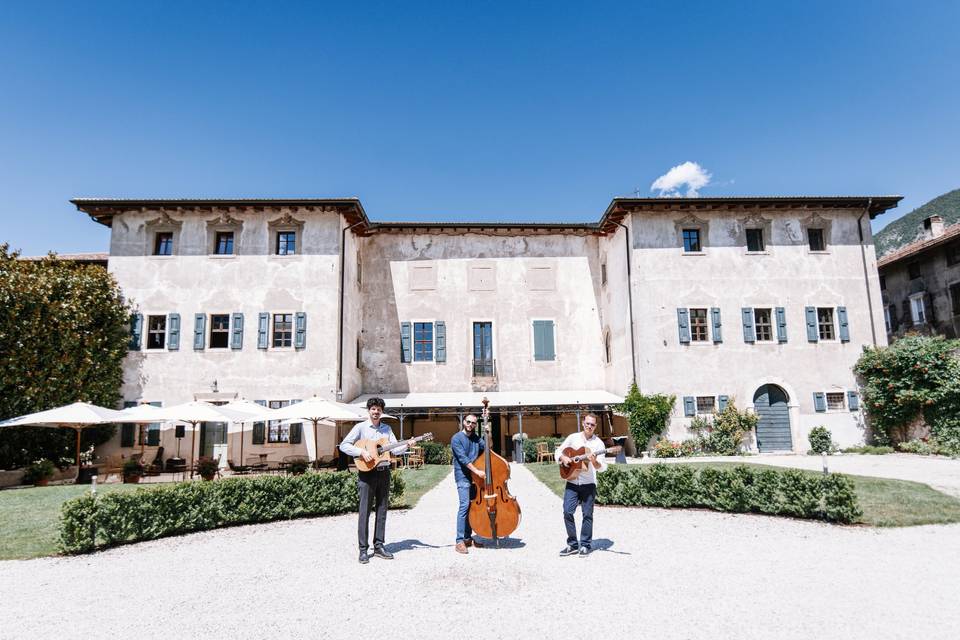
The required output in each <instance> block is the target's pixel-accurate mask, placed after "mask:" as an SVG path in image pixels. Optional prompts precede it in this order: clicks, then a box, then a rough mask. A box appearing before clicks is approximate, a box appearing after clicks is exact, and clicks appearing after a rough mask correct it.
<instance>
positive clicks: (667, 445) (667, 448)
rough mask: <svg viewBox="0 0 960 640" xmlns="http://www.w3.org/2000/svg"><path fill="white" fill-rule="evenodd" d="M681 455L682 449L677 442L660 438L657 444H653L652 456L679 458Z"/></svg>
mask: <svg viewBox="0 0 960 640" xmlns="http://www.w3.org/2000/svg"><path fill="white" fill-rule="evenodd" d="M681 455H683V450H682V448H681V445H680V443H679V442H674V441H673V440H667V439H666V438H660V439H659V440H657V444H655V445H653V457H654V458H679V457H680V456H681Z"/></svg>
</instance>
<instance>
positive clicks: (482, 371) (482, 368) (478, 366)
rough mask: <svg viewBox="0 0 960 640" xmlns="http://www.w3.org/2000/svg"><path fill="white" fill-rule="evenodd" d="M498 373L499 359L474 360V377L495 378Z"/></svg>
mask: <svg viewBox="0 0 960 640" xmlns="http://www.w3.org/2000/svg"><path fill="white" fill-rule="evenodd" d="M496 375H497V361H496V360H495V359H493V358H487V359H483V360H474V361H473V377H474V378H495V377H496Z"/></svg>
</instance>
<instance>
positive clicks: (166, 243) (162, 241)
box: [153, 231, 173, 256]
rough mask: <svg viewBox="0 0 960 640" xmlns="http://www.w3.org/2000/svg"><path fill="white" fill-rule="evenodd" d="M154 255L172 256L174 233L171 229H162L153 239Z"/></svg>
mask: <svg viewBox="0 0 960 640" xmlns="http://www.w3.org/2000/svg"><path fill="white" fill-rule="evenodd" d="M153 255H155V256H172V255H173V233H172V232H170V231H161V232H159V233H157V235H156V236H155V237H154V241H153Z"/></svg>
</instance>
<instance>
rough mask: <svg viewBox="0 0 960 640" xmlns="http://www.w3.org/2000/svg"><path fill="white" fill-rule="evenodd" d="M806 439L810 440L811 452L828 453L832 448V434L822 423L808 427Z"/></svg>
mask: <svg viewBox="0 0 960 640" xmlns="http://www.w3.org/2000/svg"><path fill="white" fill-rule="evenodd" d="M807 440H809V441H810V452H811V453H818V454H819V453H830V451H831V450H832V449H833V435H832V434H831V433H830V429H827V428H826V427H825V426H823V425H820V426H819V427H814V428H813V429H810V433H809V435H807Z"/></svg>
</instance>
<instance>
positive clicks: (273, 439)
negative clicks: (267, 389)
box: [267, 400, 290, 443]
mask: <svg viewBox="0 0 960 640" xmlns="http://www.w3.org/2000/svg"><path fill="white" fill-rule="evenodd" d="M288 404H290V401H289V400H271V401H270V408H271V409H282V408H283V407H285V406H287V405H288ZM281 422H282V421H281V420H270V421H269V422H267V442H270V443H277V442H290V425H289V424H281Z"/></svg>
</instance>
